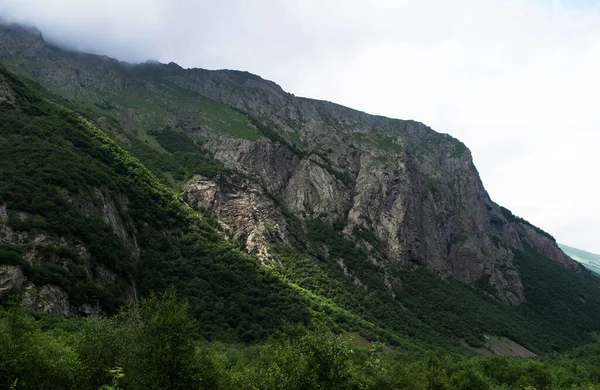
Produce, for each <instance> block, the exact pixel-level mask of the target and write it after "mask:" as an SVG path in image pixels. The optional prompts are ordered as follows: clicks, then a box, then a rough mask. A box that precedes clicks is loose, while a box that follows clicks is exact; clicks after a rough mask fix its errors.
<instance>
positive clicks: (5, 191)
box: [0, 67, 600, 389]
mask: <svg viewBox="0 0 600 390" xmlns="http://www.w3.org/2000/svg"><path fill="white" fill-rule="evenodd" d="M0 75H1V76H2V77H3V79H4V80H6V82H8V85H9V86H10V88H11V89H12V90H13V91H14V92H15V95H16V97H17V105H18V109H14V108H11V107H4V108H0V206H3V207H4V206H6V208H7V209H8V219H7V220H6V221H4V220H2V221H0V223H1V224H2V225H6V227H7V228H9V229H10V231H11V232H16V234H17V235H18V239H13V242H12V243H11V244H10V245H2V246H0V264H3V265H19V266H20V267H21V269H22V270H23V272H24V273H25V276H26V277H27V279H28V280H29V281H31V282H33V283H34V284H35V285H36V286H38V287H41V286H44V285H57V286H59V287H61V288H62V289H63V290H64V291H66V292H67V293H68V295H69V299H70V303H71V304H73V305H80V304H84V303H85V304H90V305H92V306H95V307H97V308H99V309H101V310H102V312H104V313H105V314H107V315H114V316H111V317H107V318H93V319H87V320H69V321H60V320H58V319H56V318H53V317H49V316H41V317H40V316H39V314H35V316H34V315H31V314H29V313H25V312H23V311H21V310H19V309H17V308H15V307H11V306H10V305H8V306H7V309H5V310H3V311H2V312H1V314H0V387H1V388H11V387H12V388H15V389H18V388H24V389H28V388H44V389H52V388H89V389H97V388H99V387H100V386H105V388H111V387H112V388H131V389H137V388H139V389H153V388H157V389H158V388H160V389H177V388H181V389H184V388H185V389H187V388H190V389H193V388H210V389H212V388H224V389H228V388H232V389H234V388H235V389H238V388H257V389H271V388H273V389H275V388H285V389H294V388H298V389H313V388H342V389H343V388H349V389H354V388H357V389H362V388H378V389H386V388H403V387H404V388H427V389H429V388H432V389H433V388H436V389H444V388H465V389H466V388H477V389H486V388H525V387H527V386H532V387H534V388H563V387H565V386H567V385H571V384H573V385H575V386H580V387H582V388H583V387H585V386H587V385H591V384H594V383H597V382H598V381H599V375H600V373H599V372H598V369H597V368H596V367H595V366H594V359H595V358H596V357H597V356H598V355H599V354H600V352H599V351H600V347H598V346H597V345H595V344H593V345H590V346H588V347H585V348H582V349H579V350H576V351H574V352H572V353H569V354H567V355H563V356H552V355H551V356H549V357H547V358H545V359H543V360H540V359H532V360H516V359H501V358H472V357H468V355H467V354H466V353H467V352H466V350H465V349H464V348H462V347H460V342H461V341H466V342H467V343H468V344H470V345H472V346H481V345H482V342H483V335H484V334H486V333H487V334H494V335H499V336H507V337H509V338H511V339H512V340H515V341H517V342H519V343H521V344H522V345H524V346H526V347H528V348H530V349H531V350H533V351H534V352H537V353H540V354H542V353H549V352H552V351H566V350H568V349H570V348H573V347H575V346H578V345H583V344H585V343H589V342H591V341H592V338H591V335H592V334H593V332H594V331H597V330H598V325H597V324H599V323H600V292H599V291H598V283H597V280H595V279H593V278H592V277H591V276H590V275H589V274H588V273H584V272H582V273H580V274H574V273H571V272H569V271H565V270H564V269H563V268H560V267H559V266H558V265H555V264H552V263H549V262H548V261H547V259H545V258H543V257H541V256H540V255H539V254H536V253H535V252H534V251H532V250H526V251H524V252H523V253H518V254H517V261H518V265H519V267H520V273H521V275H522V277H523V280H524V283H525V286H526V291H525V293H526V295H527V298H528V302H529V303H528V304H526V305H522V306H521V307H519V308H508V307H505V306H503V305H501V304H499V303H497V302H496V301H495V300H494V299H493V297H491V296H489V295H486V294H485V293H484V292H482V291H480V290H477V289H474V288H471V287H469V286H466V285H464V284H461V283H459V282H456V281H452V280H445V281H441V280H440V279H438V278H436V277H434V276H433V275H431V274H429V273H428V272H426V271H424V270H419V271H406V270H399V269H396V268H394V267H392V266H390V265H389V264H386V262H384V261H383V258H384V256H383V253H382V251H381V249H380V248H379V246H378V245H379V244H378V242H377V240H376V239H375V236H374V234H373V232H372V231H369V230H366V229H359V230H357V231H355V232H354V236H355V238H358V240H359V241H360V242H362V243H363V245H362V246H361V245H357V242H356V240H350V239H348V237H346V236H345V235H344V233H343V232H342V226H329V225H327V224H326V223H324V222H323V219H319V218H317V219H314V220H306V221H303V223H300V222H299V221H298V220H297V219H295V217H294V216H293V215H291V214H289V213H286V212H285V209H284V208H283V209H282V210H283V212H284V214H286V216H287V218H289V219H290V221H289V222H290V226H293V227H294V232H293V236H294V237H293V238H294V239H293V241H294V246H293V247H291V248H287V249H282V248H273V253H274V254H275V255H276V256H277V257H278V260H279V261H280V262H281V263H282V265H283V267H280V268H274V269H268V268H264V267H260V266H259V265H258V261H257V259H256V258H254V257H252V256H250V255H247V254H245V253H243V252H242V251H241V250H240V249H239V248H238V247H237V246H236V244H235V243H232V242H228V241H226V240H225V239H224V238H223V236H222V235H221V234H220V233H219V232H218V227H217V224H216V223H215V221H214V220H212V219H211V218H210V217H209V216H207V215H203V214H201V213H198V212H196V211H193V210H191V208H189V207H188V206H187V205H186V204H185V202H184V201H183V200H182V199H180V198H179V197H178V195H177V192H176V191H177V189H178V187H179V186H180V185H181V184H182V183H183V182H184V181H185V180H187V179H188V178H189V177H190V176H191V175H193V174H203V175H206V176H213V175H216V174H218V173H220V172H224V171H226V169H225V168H224V167H222V166H221V165H220V164H218V163H216V162H215V161H214V160H213V159H212V158H211V157H210V156H209V155H207V154H206V153H205V152H204V151H203V150H202V149H201V147H200V144H199V142H201V141H200V140H195V141H196V142H191V140H190V139H189V138H188V137H187V136H186V135H185V133H184V132H183V131H182V130H181V128H172V127H167V128H164V127H163V128H161V129H159V130H152V129H140V130H139V133H136V132H135V131H130V133H128V134H125V132H122V131H121V130H122V129H119V128H118V127H119V123H118V122H115V120H114V118H112V119H111V117H110V116H109V115H107V116H102V115H99V114H98V112H99V111H97V110H100V111H102V112H110V111H111V110H114V107H113V106H112V105H110V104H108V103H106V104H105V103H103V104H97V105H96V108H93V107H92V108H85V107H84V108H82V107H81V106H78V105H77V104H74V103H73V102H72V101H63V100H61V99H59V98H56V97H54V96H52V95H50V94H49V93H48V92H47V91H42V90H41V89H39V88H38V87H36V86H35V85H33V84H25V83H23V82H22V81H20V80H19V79H18V78H16V77H14V76H13V75H11V74H10V73H8V72H6V71H5V70H4V69H3V68H1V67H0ZM42 96H44V97H42ZM185 99H188V100H189V101H192V100H193V99H192V98H190V97H186V98H185ZM188 100H186V102H187V103H186V104H188V103H189V102H188ZM56 102H60V103H61V104H60V105H59V104H57V103H56ZM127 102H128V103H129V104H136V105H137V106H140V107H145V109H148V110H151V109H153V107H154V105H156V103H153V102H146V101H144V99H143V98H141V97H140V96H137V95H136V96H129V97H128V98H127V99H125V100H123V102H122V103H123V104H125V103H127ZM190 104H191V103H190ZM201 104H202V105H203V109H205V110H206V111H205V113H206V117H207V119H206V120H207V123H209V122H210V123H212V122H214V123H221V126H223V128H221V129H220V130H219V131H223V132H224V133H227V134H230V135H232V136H235V137H238V136H239V137H241V138H244V137H245V138H247V139H257V138H259V137H266V138H269V139H271V140H272V141H274V142H281V143H286V144H288V145H291V143H290V141H289V140H284V139H283V138H281V137H280V136H279V135H277V133H276V132H275V131H274V130H273V129H271V128H270V127H268V126H266V125H264V124H263V123H262V122H260V121H258V120H257V119H254V118H251V117H248V116H246V115H245V114H243V113H240V112H236V111H233V110H231V109H228V108H227V107H224V106H223V105H219V104H216V103H214V102H213V103H211V102H209V101H208V100H207V99H204V100H201ZM64 105H67V106H69V107H71V108H74V109H76V110H77V111H78V112H80V113H82V114H84V115H86V116H88V113H89V116H88V117H89V119H91V120H92V122H93V123H96V124H98V123H108V124H107V125H106V126H107V127H106V128H104V127H103V129H105V130H106V129H109V130H110V131H109V130H107V132H102V131H100V130H99V129H98V127H97V126H96V125H94V124H92V122H89V121H87V120H86V119H83V117H82V116H80V115H78V114H76V113H75V112H74V111H72V110H70V109H67V108H65V107H64ZM190 109H191V108H190ZM231 112H233V113H234V114H235V115H234V117H233V119H231V118H228V117H227V115H230V114H231ZM211 121H212V122H211ZM228 121H229V122H228ZM230 122H231V123H235V124H236V126H234V127H227V126H225V125H223V123H230ZM250 125H253V126H250ZM136 131H137V130H136ZM107 134H111V135H112V136H113V137H114V138H115V139H117V140H118V141H115V140H113V139H111V138H109V136H108V135H107ZM144 137H146V139H144ZM292 150H293V151H294V152H295V153H297V154H301V151H300V150H298V149H295V148H293V149H292ZM133 156H135V158H134V157H133ZM324 161H326V160H325V159H324ZM332 174H334V175H335V174H336V173H335V172H332ZM337 175H338V176H336V177H338V178H339V179H340V180H341V181H344V180H349V179H348V178H344V177H339V173H337ZM273 199H274V200H275V202H276V203H277V204H278V205H280V206H282V203H281V201H280V200H279V199H277V197H276V196H273ZM282 207H283V206H282ZM107 210H109V211H107ZM107 213H109V214H110V215H108V214H107ZM505 214H506V211H505ZM506 215H507V218H509V217H510V218H513V219H514V220H515V221H518V222H522V223H525V222H523V221H522V220H520V219H518V218H517V217H514V216H512V214H510V215H508V214H506ZM0 228H4V226H0ZM132 237H135V240H133V239H132ZM366 247H370V248H371V249H370V250H369V251H367V250H366V249H365V248H366ZM31 258H35V259H36V261H35V262H32V261H30V259H31ZM107 274H108V275H109V276H106V275H107ZM173 286H174V287H175V289H176V291H177V296H179V297H186V300H185V302H183V301H180V300H178V299H177V297H176V296H175V293H174V292H173V291H175V290H169V289H170V288H171V287H173ZM548 286H552V287H553V288H552V289H549V288H547V287H548ZM153 291H155V292H158V293H159V294H160V292H162V291H169V292H168V293H166V294H164V295H160V296H158V297H157V296H156V295H154V294H153ZM136 295H137V296H139V297H142V299H141V300H142V303H141V304H140V305H135V306H123V305H124V304H125V302H127V301H135V300H136V298H135V297H136ZM143 297H149V298H143ZM3 299H6V297H3ZM119 308H121V309H119ZM308 329H312V330H310V331H309V330H308ZM330 332H333V333H330ZM349 334H359V335H360V338H361V340H363V341H364V343H368V342H372V341H374V340H378V341H379V342H384V343H386V344H385V347H384V345H383V344H379V343H378V342H375V343H373V344H370V346H369V347H368V348H365V347H364V346H363V347H359V346H358V345H357V344H356V343H355V342H353V341H351V338H349V336H348V335H349ZM221 343H226V344H221ZM440 347H441V348H443V350H444V351H445V352H444V353H438V352H437V351H439V349H438V348H440ZM585 388H587V387H585Z"/></svg>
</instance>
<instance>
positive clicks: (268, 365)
mask: <svg viewBox="0 0 600 390" xmlns="http://www.w3.org/2000/svg"><path fill="white" fill-rule="evenodd" d="M188 307H189V306H188V304H187V303H186V302H185V301H181V300H178V299H176V297H175V294H174V293H173V291H168V292H166V293H164V294H161V295H160V296H154V295H151V296H150V297H149V298H146V299H144V300H142V302H141V303H140V304H139V305H136V306H130V307H124V308H123V309H122V310H121V311H120V312H119V314H118V315H116V316H114V317H112V318H91V319H81V320H59V319H57V318H53V317H51V316H47V315H46V316H41V317H37V318H36V317H33V316H32V315H30V314H28V313H25V312H23V311H22V310H20V309H17V308H15V307H11V306H8V307H7V308H6V309H0V350H1V351H2V354H0V388H6V389H8V388H11V389H15V390H17V389H65V388H71V389H94V390H95V389H98V388H102V389H144V390H152V389H157V390H158V389H160V390H163V389H223V390H226V389H261V390H262V389H290V390H293V389H398V388H411V389H525V388H531V389H564V388H571V389H592V388H598V383H599V382H600V368H598V365H597V359H598V357H599V356H600V345H599V344H591V345H588V346H586V347H583V348H579V349H576V350H573V351H571V352H569V353H568V354H565V355H551V356H548V357H546V358H544V359H518V358H500V357H468V356H465V355H456V354H449V353H439V352H438V353H433V352H419V353H415V352H411V353H407V352H404V351H401V350H390V349H389V348H388V347H386V346H385V345H383V344H379V343H374V344H371V345H368V344H367V345H365V344H363V345H360V344H359V343H357V342H356V341H354V340H353V339H352V338H351V337H346V336H340V335H334V334H332V333H329V332H328V331H326V330H323V329H313V330H308V331H307V330H305V329H301V328H288V329H286V333H285V334H282V333H280V334H276V335H273V336H272V337H271V338H270V339H269V340H268V341H267V342H265V343H261V344H257V345H254V346H247V347H244V346H239V345H237V346H235V345H223V344H218V343H206V342H204V341H203V340H202V338H201V336H202V333H201V332H199V330H198V326H197V323H196V322H195V321H194V320H193V318H192V317H190V316H189V315H188V313H187V310H188Z"/></svg>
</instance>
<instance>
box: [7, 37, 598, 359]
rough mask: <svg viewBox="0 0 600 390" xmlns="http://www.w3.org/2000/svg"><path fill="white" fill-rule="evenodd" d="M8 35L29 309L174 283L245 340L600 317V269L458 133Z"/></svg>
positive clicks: (535, 343)
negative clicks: (522, 210)
mask: <svg viewBox="0 0 600 390" xmlns="http://www.w3.org/2000/svg"><path fill="white" fill-rule="evenodd" d="M0 42H2V45H1V46H0V62H1V63H2V64H3V67H2V69H1V71H0V73H1V75H2V76H1V78H0V113H1V114H2V121H1V122H0V123H1V125H0V126H1V127H0V128H1V131H2V138H1V141H0V142H1V144H2V145H1V146H2V147H1V148H0V150H1V151H2V152H1V153H2V156H1V158H0V174H1V175H2V180H0V204H1V206H0V217H1V218H0V219H1V220H2V224H0V244H1V246H0V250H1V252H0V260H1V263H0V264H1V265H0V282H1V285H0V292H1V293H3V294H5V295H9V294H14V293H19V294H21V295H20V298H19V300H20V303H21V305H22V306H24V307H26V308H29V309H33V310H39V311H43V312H48V313H58V314H61V315H64V316H74V315H93V314H96V313H109V314H110V313H114V312H115V311H116V310H117V309H118V307H120V306H121V305H122V304H124V303H126V302H135V301H136V300H137V299H138V297H139V296H147V295H148V294H150V292H151V291H163V290H165V289H166V288H167V287H169V286H174V287H175V289H176V291H177V293H178V294H179V295H180V296H183V297H187V298H188V300H189V302H190V306H191V311H192V314H193V316H194V317H195V318H196V319H197V321H198V323H199V324H200V325H199V326H200V331H201V334H202V335H203V337H204V338H206V339H207V340H221V341H226V342H245V343H251V342H255V341H260V340H264V339H265V338H267V337H268V336H269V335H272V334H274V333H275V332H277V331H281V330H282V329H284V328H285V326H287V325H286V324H296V325H299V326H306V325H309V324H313V323H315V322H319V323H323V324H325V326H326V327H328V328H329V329H333V330H335V331H337V332H341V331H349V332H358V333H360V334H361V335H362V336H364V337H365V338H367V339H368V340H376V339H379V340H384V341H386V342H388V343H391V344H392V345H397V346H402V347H403V348H406V349H410V348H417V349H418V348H422V347H423V346H432V345H436V346H444V347H446V348H461V347H460V345H462V344H464V342H465V341H466V342H467V343H469V344H471V345H474V346H480V345H483V343H484V335H486V334H489V335H494V336H502V337H507V338H509V339H511V340H513V341H516V342H518V343H520V344H521V345H523V346H525V347H527V348H529V349H530V350H531V351H533V352H535V353H538V354H541V353H546V352H549V351H553V350H564V349H566V348H569V347H573V346H576V345H580V344H583V343H586V342H590V341H591V340H592V339H591V334H592V332H594V331H598V330H599V329H598V328H599V325H598V324H600V322H599V320H600V290H599V289H598V287H599V286H600V285H599V281H598V280H597V279H596V278H594V277H592V276H591V274H590V273H589V272H587V271H586V270H585V269H583V268H582V267H580V266H579V264H578V263H577V262H575V261H573V260H572V259H571V258H569V257H568V256H566V255H565V254H564V253H563V252H562V251H561V250H560V248H559V247H558V246H557V244H556V241H555V240H554V238H553V237H552V236H550V235H549V234H548V233H546V232H544V231H542V230H541V229H539V228H537V227H535V226H534V225H532V224H531V223H529V222H527V221H525V220H523V219H521V218H519V217H516V216H514V215H513V214H512V213H511V212H510V211H509V210H507V209H505V208H502V207H500V206H499V205H497V204H496V203H494V202H493V201H492V200H491V199H490V197H489V195H488V194H487V192H486V191H485V188H484V186H483V184H482V182H481V180H480V178H479V175H478V173H477V170H476V168H475V166H474V165H473V162H472V158H471V154H470V152H469V150H468V148H467V147H466V146H465V145H464V144H463V143H461V142H460V141H458V140H456V139H454V138H453V137H451V136H449V135H446V134H440V133H437V132H435V131H434V130H432V129H430V128H429V127H427V126H426V125H424V124H422V123H419V122H415V121H405V120H397V119H390V118H385V117H380V116H373V115H369V114H366V113H362V112H359V111H355V110H352V109H349V108H346V107H342V106H339V105H336V104H334V103H330V102H324V101H317V100H312V99H306V98H299V97H296V96H294V95H292V94H290V93H287V92H285V91H283V90H282V89H281V88H280V87H279V86H278V85H276V84H275V83H273V82H271V81H267V80H264V79H262V78H260V77H259V76H256V75H252V74H249V73H246V72H239V71H231V70H218V71H208V70H202V69H183V68H181V67H179V66H178V65H176V64H173V63H171V64H158V63H144V64H137V65H133V64H127V63H122V62H119V61H117V60H114V59H110V58H107V57H103V56H97V55H90V54H85V53H77V52H71V51H68V50H64V49H61V48H59V47H56V46H53V45H51V44H48V43H47V42H45V41H44V39H43V36H42V35H41V33H40V32H39V31H37V30H35V29H30V28H25V27H21V26H14V25H10V26H1V27H0ZM566 308H568V309H566ZM461 343H462V344H461Z"/></svg>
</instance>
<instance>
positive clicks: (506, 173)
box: [0, 0, 600, 253]
mask: <svg viewBox="0 0 600 390" xmlns="http://www.w3.org/2000/svg"><path fill="white" fill-rule="evenodd" d="M0 15H5V16H7V17H8V18H12V19H16V20H19V21H29V22H31V23H33V24H35V25H37V26H38V27H39V28H40V29H42V31H43V32H44V33H45V35H46V36H47V37H50V38H51V39H54V40H57V41H61V42H66V43H68V44H69V45H71V46H72V47H76V48H79V49H85V50H91V51H94V52H98V53H105V54H108V55H111V56H115V57H118V58H120V59H125V60H130V61H142V60H145V59H147V58H153V59H160V60H161V61H165V62H167V61H175V62H178V63H180V64H182V65H183V66H188V67H192V66H195V67H205V68H237V69H243V70H248V71H251V72H253V73H257V74H260V75H261V76H263V77H266V78H270V79H272V80H274V81H276V82H278V83H280V84H281V85H282V86H283V87H284V88H285V89H287V90H289V91H290V92H293V93H295V94H296V95H301V96H310V97H314V98H321V99H327V100H331V101H335V102H338V103H341V104H345V105H348V106H350V107H353V108H357V109H361V110H363V111H367V112H371V113H375V114H384V115H387V116H391V117H398V118H404V119H409V118H410V119H416V120H419V121H422V122H424V123H426V124H428V125H430V126H432V127H433V128H434V129H436V130H438V131H441V132H447V133H450V134H452V135H454V136H456V137H457V138H459V139H461V140H462V141H464V142H465V143H466V144H467V145H468V146H469V147H470V149H471V150H472V152H473V155H474V159H475V163H476V165H477V167H478V169H479V171H480V173H481V175H482V179H483V181H484V184H485V185H486V187H487V188H488V190H489V192H490V194H491V196H492V198H493V199H494V200H496V201H497V202H498V203H500V204H502V205H504V206H506V207H508V208H510V209H512V210H513V211H514V212H515V213H516V214H518V215H521V216H523V217H525V218H526V219H528V220H530V221H531V222H532V223H534V224H536V225H539V226H540V227H542V228H544V229H546V230H548V231H549V232H550V233H552V234H554V235H555V236H556V237H557V239H558V240H559V241H562V242H565V243H567V244H570V245H574V246H577V247H581V248H583V249H588V250H591V251H595V252H597V253H600V207H599V206H598V202H597V201H596V194H597V193H598V192H599V191H600V184H599V183H600V173H599V171H598V168H597V167H598V166H600V154H599V153H598V151H597V149H598V147H599V146H600V110H598V109H597V107H596V106H597V102H598V101H600V99H599V98H600V96H599V95H600V77H598V71H599V69H600V13H599V11H598V2H597V1H595V0H594V1H591V0H577V1H568V2H567V1H562V2H560V1H552V0H520V1H517V0H506V1H502V0H486V1H482V0H455V1H452V2H449V1H445V0H439V1H433V0H425V1H423V0H404V1H392V0H376V1H370V2H366V1H364V0H361V1H358V0H345V1H342V0H335V1H334V0H330V1H323V0H304V1H301V0H287V1H275V0H273V1H267V0H254V1H243V0H237V1H235V0H229V1H221V2H208V1H192V0H189V1H186V0H152V1H142V0H135V1H116V0H106V1H104V2H97V1H82V0H79V1H74V0H55V1H44V0H4V1H3V4H2V5H0Z"/></svg>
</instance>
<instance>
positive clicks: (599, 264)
mask: <svg viewBox="0 0 600 390" xmlns="http://www.w3.org/2000/svg"><path fill="white" fill-rule="evenodd" d="M558 246H559V247H560V249H562V250H563V252H565V253H566V254H567V255H568V256H569V257H571V258H572V259H573V260H575V261H577V262H579V263H581V264H583V265H584V266H585V267H586V268H587V269H589V270H590V271H592V272H594V273H595V274H600V255H596V254H594V253H590V252H586V251H584V250H581V249H577V248H573V247H571V246H568V245H564V244H558Z"/></svg>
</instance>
